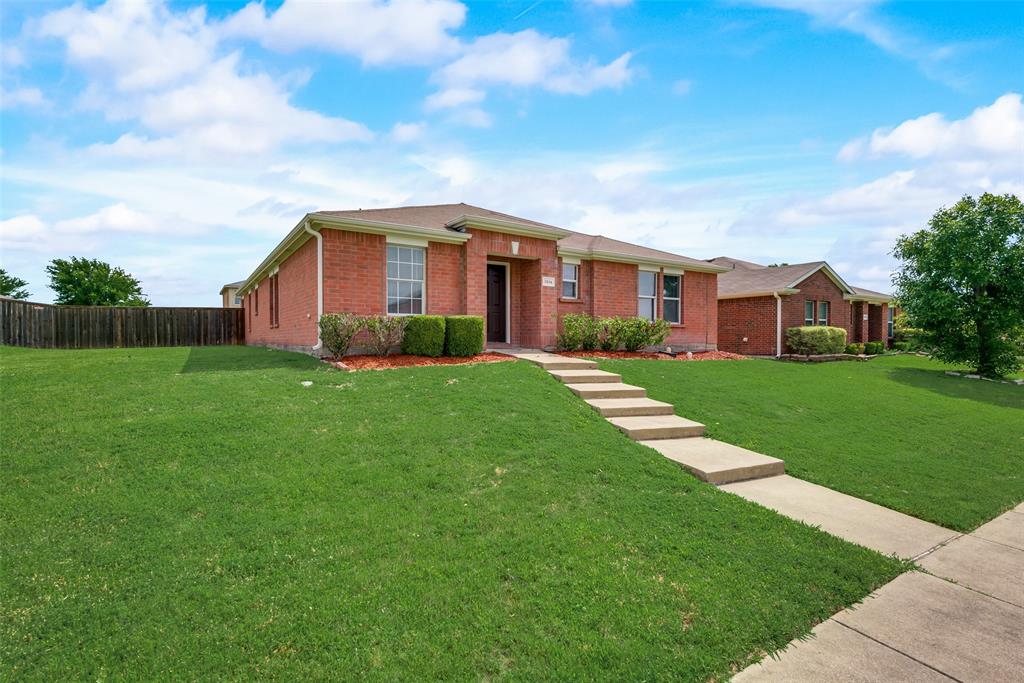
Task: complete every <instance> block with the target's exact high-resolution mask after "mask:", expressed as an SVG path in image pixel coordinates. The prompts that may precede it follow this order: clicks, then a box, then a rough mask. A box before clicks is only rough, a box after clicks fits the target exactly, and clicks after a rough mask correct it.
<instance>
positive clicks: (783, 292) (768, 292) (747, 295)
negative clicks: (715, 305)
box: [718, 288, 800, 299]
mask: <svg viewBox="0 0 1024 683" xmlns="http://www.w3.org/2000/svg"><path fill="white" fill-rule="evenodd" d="M799 291H800V290H799V289H792V288H786V289H765V290H763V291H756V292H737V293H735V294H719V295H718V298H719V299H753V298H756V297H759V296H775V295H776V294H778V295H779V296H789V295H790V294H797V293H799Z"/></svg>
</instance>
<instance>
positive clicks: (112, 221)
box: [54, 203, 161, 233]
mask: <svg viewBox="0 0 1024 683" xmlns="http://www.w3.org/2000/svg"><path fill="white" fill-rule="evenodd" d="M54 228H55V229H56V230H57V231H58V232H65V233H89V232H128V233H156V232H160V230H161V228H160V226H159V225H158V224H157V222H156V221H154V220H153V219H152V218H151V217H149V216H147V215H145V214H142V213H139V212H138V211H134V210H132V209H130V208H128V206H127V205H125V204H123V203H117V204H113V205H111V206H108V207H105V208H103V209H100V210H99V211H97V212H96V213H92V214H89V215H87V216H81V217H79V218H70V219H66V220H62V221H57V222H56V223H55V224H54Z"/></svg>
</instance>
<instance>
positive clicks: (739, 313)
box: [718, 296, 778, 356]
mask: <svg viewBox="0 0 1024 683" xmlns="http://www.w3.org/2000/svg"><path fill="white" fill-rule="evenodd" d="M777 305H778V304H777V302H776V301H775V297H771V296H754V297H746V298H743V299H721V300H720V301H719V302H718V348H719V349H721V350H722V351H729V352H731V353H742V354H744V355H750V356H774V355H775V342H776V334H777V329H776V326H775V313H776V306H777ZM744 340H745V341H744Z"/></svg>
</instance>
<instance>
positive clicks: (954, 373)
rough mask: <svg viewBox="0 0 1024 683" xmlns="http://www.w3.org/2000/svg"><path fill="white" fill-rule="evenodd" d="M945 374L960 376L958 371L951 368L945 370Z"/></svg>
mask: <svg viewBox="0 0 1024 683" xmlns="http://www.w3.org/2000/svg"><path fill="white" fill-rule="evenodd" d="M946 374H947V375H949V376H950V377H959V376H960V373H959V372H953V371H952V370H946Z"/></svg>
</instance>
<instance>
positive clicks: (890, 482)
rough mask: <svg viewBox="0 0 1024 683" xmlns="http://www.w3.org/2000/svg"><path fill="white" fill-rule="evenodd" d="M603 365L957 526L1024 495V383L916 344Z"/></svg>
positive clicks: (820, 475) (862, 489)
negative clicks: (896, 350)
mask: <svg viewBox="0 0 1024 683" xmlns="http://www.w3.org/2000/svg"><path fill="white" fill-rule="evenodd" d="M601 367H602V368H604V369H605V370H610V371H613V372H618V373H621V374H622V377H623V380H624V381H626V382H629V383H630V384H638V385H640V386H643V387H646V388H647V389H648V394H649V395H650V396H651V397H653V398H656V399H660V400H662V401H669V402H671V403H674V404H675V406H676V410H677V411H678V412H679V414H680V415H684V416H686V417H688V418H691V419H694V420H697V421H699V422H703V423H705V424H706V425H707V427H708V434H709V436H712V437H714V438H716V439H721V440H723V441H728V442H729V443H733V444H736V445H739V446H743V447H746V448H750V449H751V450H755V451H759V452H761V453H766V454H768V455H773V456H776V457H779V458H783V459H784V460H785V461H786V471H787V472H788V473H789V474H792V475H794V476H796V477H800V478H801V479H807V480H809V481H813V482H816V483H818V484H822V485H824V486H828V487H829V488H833V489H836V490H837V491H843V492H844V493H849V494H851V495H854V496H857V497H859V498H863V499H865V500H870V501H873V502H875V503H878V504H880V505H885V506H886V507H890V508H893V509H895V510H900V511H901V512H906V513H908V514H910V515H913V516H915V517H920V518H921V519H926V520H929V521H932V522H935V523H937V524H941V525H943V526H946V527H949V528H951V529H957V530H960V531H970V530H972V529H974V528H975V527H977V526H978V525H980V524H982V523H984V522H986V521H988V520H990V519H992V518H993V517H995V516H996V515H998V514H1000V513H1001V512H1003V511H1005V510H1007V509H1009V508H1010V507H1012V506H1014V505H1016V504H1017V503H1019V502H1021V500H1024V387H1018V386H1011V385H1005V384H993V383H991V382H981V381H975V380H965V379H962V378H958V377H947V376H945V375H944V374H943V370H944V369H945V366H942V365H940V364H938V363H936V362H933V361H931V360H929V359H927V358H922V357H918V356H910V355H906V356H888V357H883V358H878V359H875V360H872V361H869V362H864V363H855V362H842V363H807V364H804V363H779V362H777V361H765V360H749V361H742V362H708V363H670V362H664V361H601Z"/></svg>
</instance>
